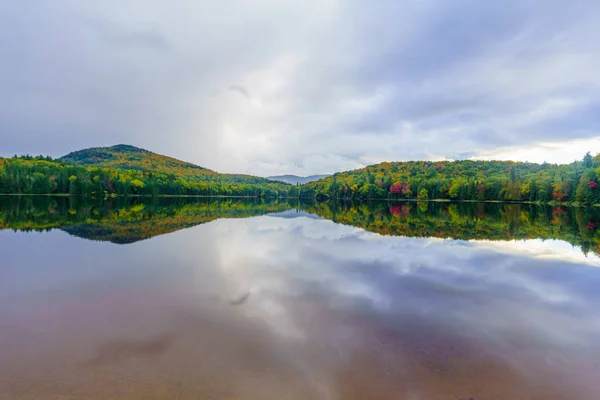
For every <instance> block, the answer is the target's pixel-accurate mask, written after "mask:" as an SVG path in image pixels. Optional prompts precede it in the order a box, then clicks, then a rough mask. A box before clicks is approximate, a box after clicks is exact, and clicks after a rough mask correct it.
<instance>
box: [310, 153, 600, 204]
mask: <svg viewBox="0 0 600 400" xmlns="http://www.w3.org/2000/svg"><path fill="white" fill-rule="evenodd" d="M599 166H600V156H598V155H597V156H595V157H592V156H591V155H590V154H589V153H588V154H586V155H585V157H584V158H583V160H581V161H575V162H573V163H571V164H564V165H557V164H546V163H544V164H535V163H526V162H513V161H472V160H466V161H440V162H432V161H408V162H384V163H380V164H376V165H371V166H368V167H365V168H362V169H357V170H354V171H347V172H341V173H336V174H334V175H332V176H330V177H327V178H324V179H320V180H318V181H316V182H310V183H307V184H306V185H303V186H302V187H301V189H300V196H301V197H304V198H315V197H316V198H317V199H325V198H329V199H366V198H369V199H420V200H427V199H440V200H477V201H532V202H542V203H548V202H557V203H567V202H570V203H576V202H577V203H588V204H600V185H599V182H598V175H599V173H600V169H599Z"/></svg>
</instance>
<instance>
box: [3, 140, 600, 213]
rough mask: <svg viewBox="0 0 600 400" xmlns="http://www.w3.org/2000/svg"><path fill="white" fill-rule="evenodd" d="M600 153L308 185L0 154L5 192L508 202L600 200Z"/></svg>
mask: <svg viewBox="0 0 600 400" xmlns="http://www.w3.org/2000/svg"><path fill="white" fill-rule="evenodd" d="M599 176H600V155H596V156H592V155H591V154H590V153H587V154H586V155H585V156H584V157H583V159H582V160H580V161H574V162H572V163H570V164H548V163H544V164H536V163H528V162H513V161H473V160H462V161H408V162H384V163H380V164H376V165H371V166H368V167H365V168H362V169H357V170H353V171H346V172H339V173H336V174H334V175H331V176H328V177H326V178H323V179H320V180H318V181H314V182H309V183H306V184H303V185H290V184H287V183H284V182H279V181H273V180H269V179H266V178H261V177H257V176H252V175H241V174H221V173H217V172H215V171H212V170H210V169H207V168H203V167H200V166H197V165H194V164H191V163H186V162H183V161H179V160H176V159H174V158H171V157H167V156H163V155H159V154H156V153H152V152H150V151H148V150H144V149H140V148H137V147H134V146H129V145H117V146H112V147H97V148H90V149H85V150H80V151H76V152H73V153H69V154H67V155H66V156H64V157H62V158H59V159H52V158H50V157H42V156H37V157H32V156H20V157H18V156H14V157H12V158H0V194H52V195H76V196H84V197H91V198H106V197H111V196H132V195H133V196H136V195H140V196H164V195H173V196H182V195H183V196H185V195H201V196H243V197H259V198H266V197H268V198H295V197H300V198H302V199H311V200H312V199H316V200H318V201H323V200H364V199H385V200H446V201H504V202H531V203H538V204H563V205H566V204H570V205H589V204H600V187H599V180H598V178H599Z"/></svg>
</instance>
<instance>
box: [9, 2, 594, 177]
mask: <svg viewBox="0 0 600 400" xmlns="http://www.w3.org/2000/svg"><path fill="white" fill-rule="evenodd" d="M599 37H600V2H598V1H596V0H572V1H564V0H560V1H559V0H489V1H480V0H454V1H446V0H376V1H369V2H366V1H358V0H347V1H344V0H301V1H295V0H294V1H286V2H282V1H279V0H252V1H249V0H248V1H242V0H223V1H218V2H217V1H210V2H209V1H197V0H189V1H188V0H185V1H184V0H181V1H178V2H176V3H173V2H169V1H158V0H131V1H116V0H114V1H113V0H106V1H101V2H90V1H86V2H82V1H79V0H55V1H52V2H48V1H43V0H8V1H3V2H0V60H2V61H1V62H0V156H9V155H12V154H14V153H33V154H38V153H42V154H50V155H52V156H61V155H63V154H65V153H67V152H69V151H72V150H77V149H81V148H84V147H91V146H109V145H113V144H117V143H127V144H133V145H136V146H140V147H143V148H147V149H149V150H152V151H155V152H158V153H162V154H167V155H171V156H174V157H177V158H180V159H183V160H186V161H191V162H194V163H197V164H200V165H202V166H206V167H209V168H212V169H216V170H218V171H224V172H246V173H253V174H257V175H270V174H280V173H295V174H312V173H331V172H335V171H338V170H344V169H351V168H356V167H360V166H363V165H367V164H372V163H376V162H380V161H384V160H388V161H391V160H413V159H444V158H448V159H464V158H480V159H491V158H502V159H519V160H529V161H548V162H567V161H571V160H573V159H575V158H580V157H581V156H582V155H583V154H584V153H585V152H586V151H588V150H590V151H592V152H600V113H599V112H598V110H599V109H600V74H599V73H598V71H599V70H600V47H599V46H598V38H599Z"/></svg>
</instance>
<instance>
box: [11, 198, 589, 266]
mask: <svg viewBox="0 0 600 400" xmlns="http://www.w3.org/2000/svg"><path fill="white" fill-rule="evenodd" d="M293 207H296V208H298V209H303V210H305V211H307V212H310V213H314V214H317V215H319V216H321V217H323V218H327V219H330V220H332V221H334V222H337V223H342V224H346V225H352V226H357V227H360V228H363V229H366V230H368V231H371V232H376V233H379V234H382V235H394V236H411V237H438V238H453V239H464V240H470V239H483V240H518V239H535V238H541V239H560V240H564V241H566V242H569V243H571V244H573V245H576V246H580V247H581V249H582V250H583V252H585V253H587V252H589V251H592V252H595V253H599V254H600V232H599V230H598V228H599V227H600V210H597V209H596V208H594V207H591V208H569V207H554V208H553V207H545V206H535V205H522V204H500V203H435V202H403V203H398V202H392V203H387V202H357V203H351V202H346V203H342V202H326V203H300V204H293V205H292V204H290V203H288V202H265V201H260V200H242V199H231V198H230V199H189V198H114V199H108V200H106V201H102V200H99V201H90V200H84V199H82V198H80V197H55V198H53V197H45V196H24V197H17V196H9V197H4V196H0V229H2V228H4V229H15V230H23V231H29V230H38V231H39V230H48V229H54V228H59V229H62V230H64V231H66V232H68V233H70V234H72V235H76V236H79V237H83V238H87V239H92V240H106V241H111V242H114V243H132V242H136V241H138V240H143V239H146V238H150V237H153V236H156V235H160V234H165V233H169V232H174V231H177V230H179V229H183V228H186V227H191V226H194V225H198V224H202V223H206V222H209V221H213V220H215V219H219V218H244V217H250V216H255V215H262V214H266V213H270V212H278V211H284V210H287V209H290V208H293Z"/></svg>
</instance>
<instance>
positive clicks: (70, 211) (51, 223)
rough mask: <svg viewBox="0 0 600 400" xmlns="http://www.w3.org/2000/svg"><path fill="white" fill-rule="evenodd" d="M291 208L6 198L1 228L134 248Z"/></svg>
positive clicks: (0, 202)
mask: <svg viewBox="0 0 600 400" xmlns="http://www.w3.org/2000/svg"><path fill="white" fill-rule="evenodd" d="M290 207H291V206H290V205H289V204H288V203H280V202H263V201H260V200H241V199H226V200H217V199H186V198H137V199H136V198H114V199H108V200H106V201H89V200H87V201H86V200H83V199H82V198H80V197H56V198H52V197H46V196H24V197H16V196H10V197H2V196H0V229H1V228H5V229H6V228H8V229H15V230H22V231H31V230H34V231H40V230H49V229H54V228H58V229H62V230H64V231H66V232H68V233H70V234H72V235H75V236H79V237H83V238H86V239H92V240H106V241H110V242H114V243H132V242H136V241H139V240H143V239H147V238H151V237H153V236H156V235H161V234H165V233H169V232H174V231H177V230H179V229H183V228H187V227H191V226H194V225H198V224H202V223H206V222H210V221H213V220H215V219H219V218H244V217H249V216H254V215H262V214H266V213H269V212H276V211H283V210H287V209H289V208H290Z"/></svg>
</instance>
